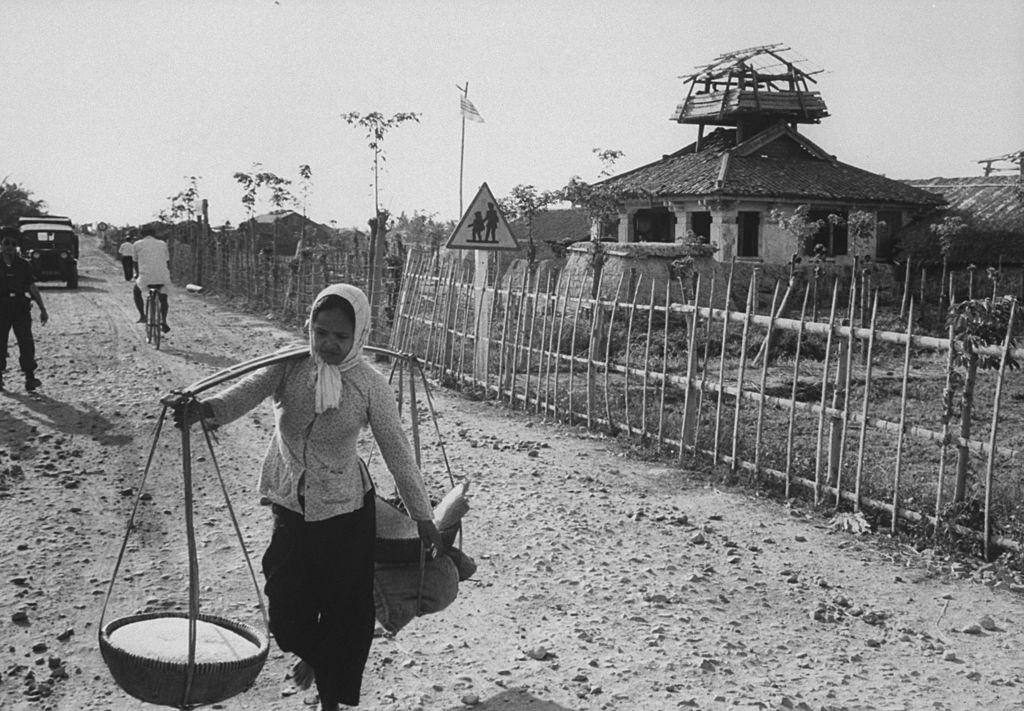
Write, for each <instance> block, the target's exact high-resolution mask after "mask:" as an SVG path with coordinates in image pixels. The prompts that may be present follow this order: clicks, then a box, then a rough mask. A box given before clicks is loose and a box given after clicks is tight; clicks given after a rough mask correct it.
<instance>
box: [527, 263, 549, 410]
mask: <svg viewBox="0 0 1024 711" xmlns="http://www.w3.org/2000/svg"><path fill="white" fill-rule="evenodd" d="M550 285H551V272H548V286H550ZM532 301H533V308H532V309H530V340H529V342H528V343H527V346H526V382H525V383H523V412H526V411H528V410H529V409H530V374H531V373H532V372H533V337H534V335H535V333H536V331H537V311H538V309H540V279H534V280H533V299H532ZM542 325H543V324H542Z"/></svg>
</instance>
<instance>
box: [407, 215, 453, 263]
mask: <svg viewBox="0 0 1024 711" xmlns="http://www.w3.org/2000/svg"><path fill="white" fill-rule="evenodd" d="M435 218H436V213H426V212H419V211H418V210H417V211H415V212H413V213H412V217H410V216H408V215H406V214H405V213H404V212H403V213H402V214H400V215H399V216H398V217H397V218H396V219H395V224H394V227H393V229H394V230H395V231H396V232H400V233H402V234H404V235H405V237H406V242H407V243H409V244H422V245H425V246H426V247H427V248H429V249H430V251H431V252H432V253H433V254H435V255H436V254H437V253H438V252H439V251H440V249H441V246H442V245H443V244H444V243H445V242H446V241H447V239H448V237H449V235H451V233H452V231H453V230H454V229H455V222H454V221H452V220H448V221H447V222H438V221H437V220H436V219H435Z"/></svg>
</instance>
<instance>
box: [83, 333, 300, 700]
mask: <svg viewBox="0 0 1024 711" xmlns="http://www.w3.org/2000/svg"><path fill="white" fill-rule="evenodd" d="M294 357H296V354H294V353H278V354H273V355H270V356H264V357H261V358H255V359H253V360H249V361H246V362H244V363H240V364H238V365H235V366H232V367H230V368H226V369H224V370H221V371H219V372H217V373H215V374H213V375H211V376H209V377H207V378H204V379H202V380H199V381H197V382H196V383H193V384H192V385H190V386H188V387H187V388H186V389H184V390H182V391H176V392H174V393H171V394H170V395H167V396H166V397H164V398H162V400H161V402H162V404H163V409H162V410H161V411H160V416H159V418H158V419H157V423H156V426H155V428H154V433H153V442H152V445H151V446H150V450H149V456H148V458H147V460H146V466H145V469H144V470H143V474H142V481H141V482H140V484H139V490H138V492H137V493H136V495H135V502H134V505H133V506H132V511H131V515H130V516H129V518H128V525H127V526H126V529H125V535H124V539H123V540H122V542H121V549H120V551H119V553H118V556H117V562H116V563H115V564H114V570H113V572H112V573H111V576H110V582H109V585H108V587H107V593H106V597H105V599H104V601H103V608H102V611H101V613H100V622H99V647H100V652H101V654H102V656H103V661H104V662H105V663H106V665H107V668H108V669H109V670H110V673H111V675H112V676H113V677H114V681H115V682H116V683H117V685H118V686H120V687H121V688H122V689H123V690H124V691H125V692H127V693H128V694H129V695H131V696H133V697H135V698H137V699H139V700H141V701H145V702H148V703H151V704H157V705H161V706H171V707H174V708H179V709H190V708H194V707H196V706H204V705H208V704H213V703H217V702H219V701H223V700H224V699H228V698H230V697H232V696H235V695H237V694H240V693H242V692H243V691H245V690H246V689H248V688H249V687H250V686H252V684H253V683H254V682H255V681H256V677H257V676H259V673H260V671H261V670H262V669H263V664H264V663H265V662H266V659H267V654H268V652H269V651H270V638H269V634H268V632H267V630H268V629H269V625H268V621H267V620H268V618H267V610H266V606H265V605H264V602H263V597H262V595H261V593H260V589H259V583H258V582H257V580H256V572H255V571H254V570H253V566H252V560H251V558H250V556H249V552H248V550H247V549H246V547H245V542H244V540H243V538H242V532H241V529H240V527H239V525H238V519H237V518H236V517H235V512H234V508H233V507H232V505H231V500H230V498H229V497H228V493H227V487H226V485H225V483H224V478H223V476H222V475H221V471H220V466H219V464H218V463H217V457H216V453H215V452H214V449H213V441H212V438H211V435H210V433H211V427H210V426H209V424H208V423H207V422H206V421H205V420H200V424H201V427H202V431H203V438H204V439H205V441H206V445H207V448H208V450H209V454H210V460H211V462H212V463H213V468H214V471H215V472H216V474H217V479H218V481H219V483H220V488H221V492H222V493H223V495H224V502H225V504H226V508H227V511H228V514H229V515H230V518H231V523H232V525H233V527H234V530H235V535H236V536H237V538H238V542H239V545H240V546H241V548H242V553H243V555H244V557H245V563H246V566H247V567H248V570H249V577H250V579H251V580H252V583H253V585H254V587H255V588H256V597H257V600H258V601H259V608H260V613H261V615H262V618H263V630H257V629H256V628H254V627H252V626H251V625H248V624H246V623H243V622H239V621H236V620H231V619H228V618H225V617H220V616H217V615H210V614H205V613H201V612H200V610H199V560H198V555H197V552H196V539H195V522H194V513H193V494H192V451H191V439H190V433H189V428H188V427H182V428H181V453H182V479H183V482H184V504H185V533H186V539H187V544H188V612H187V613H181V612H159V613H141V614H133V615H128V616H125V617H119V618H116V619H114V620H113V621H111V622H109V623H106V624H104V619H105V618H106V613H107V606H108V605H109V603H110V598H111V595H112V593H113V590H114V583H115V582H116V580H117V574H118V571H119V570H120V567H121V563H122V561H123V559H124V554H125V550H126V548H127V545H128V538H129V535H130V534H131V532H132V530H133V527H134V523H135V516H136V514H137V513H138V510H139V503H140V501H141V500H142V495H143V492H144V491H145V486H146V478H147V476H148V475H149V472H150V469H151V468H152V465H153V458H154V454H155V452H156V446H157V443H158V442H159V439H160V433H161V430H162V428H163V425H164V422H165V421H166V419H167V411H168V409H170V408H172V407H174V406H176V405H179V404H183V403H185V402H188V401H189V400H190V399H194V398H195V396H196V395H198V394H199V393H201V392H203V391H205V390H208V389H210V388H212V387H215V386H217V385H220V384H222V383H224V382H226V381H228V380H231V379H233V378H236V377H238V376H240V375H243V374H245V373H248V372H251V371H253V370H256V369H258V368H262V367H266V366H268V365H272V364H273V363H277V362H281V361H282V360H287V359H288V358H294ZM183 638H187V645H185V646H184V647H183V645H182V644H181V642H182V640H183Z"/></svg>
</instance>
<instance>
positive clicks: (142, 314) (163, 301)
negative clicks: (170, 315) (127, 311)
mask: <svg viewBox="0 0 1024 711" xmlns="http://www.w3.org/2000/svg"><path fill="white" fill-rule="evenodd" d="M159 296H160V322H161V323H167V294H160V295H159ZM132 298H133V299H134V300H135V308H137V309H138V310H139V318H146V302H145V301H144V300H143V298H142V289H140V288H139V285H138V284H136V285H135V286H134V287H133V288H132Z"/></svg>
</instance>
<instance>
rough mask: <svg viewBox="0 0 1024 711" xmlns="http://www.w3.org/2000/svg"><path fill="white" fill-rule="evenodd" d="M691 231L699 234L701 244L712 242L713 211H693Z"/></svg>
mask: <svg viewBox="0 0 1024 711" xmlns="http://www.w3.org/2000/svg"><path fill="white" fill-rule="evenodd" d="M690 231H691V232H693V234H695V235H697V241H698V242H700V243H701V244H709V243H710V242H711V213H710V212H691V213H690Z"/></svg>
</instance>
